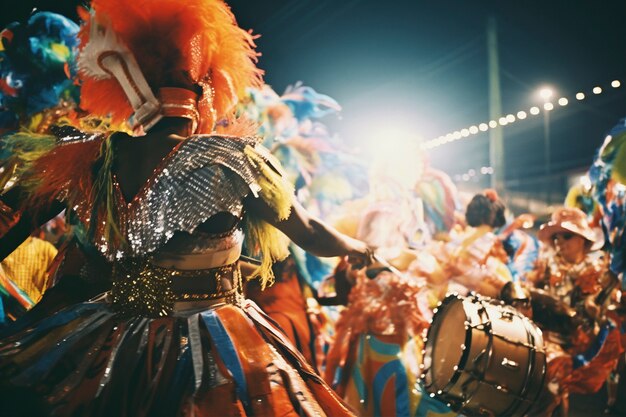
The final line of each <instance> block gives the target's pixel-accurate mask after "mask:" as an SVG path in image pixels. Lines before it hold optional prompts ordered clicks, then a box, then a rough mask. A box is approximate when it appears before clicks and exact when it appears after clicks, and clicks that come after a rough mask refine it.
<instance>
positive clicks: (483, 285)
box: [415, 190, 513, 299]
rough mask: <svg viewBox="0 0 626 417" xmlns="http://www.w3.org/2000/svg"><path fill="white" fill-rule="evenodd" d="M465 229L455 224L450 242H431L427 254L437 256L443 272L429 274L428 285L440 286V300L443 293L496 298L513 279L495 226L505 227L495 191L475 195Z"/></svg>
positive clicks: (467, 212) (501, 208) (504, 220)
mask: <svg viewBox="0 0 626 417" xmlns="http://www.w3.org/2000/svg"><path fill="white" fill-rule="evenodd" d="M465 219H466V221H467V226H468V227H465V228H460V226H459V227H457V228H456V229H453V230H452V231H451V233H450V241H449V242H434V243H433V245H432V246H431V248H430V253H431V254H432V255H433V256H434V257H435V258H436V259H437V261H438V264H439V265H440V268H437V269H436V270H437V271H440V269H441V270H443V271H442V272H443V273H429V271H427V270H425V269H424V268H419V264H417V265H415V267H417V268H418V269H419V270H421V271H422V272H423V273H424V275H425V276H427V277H428V280H429V284H430V285H432V286H434V287H436V288H440V289H439V293H440V297H441V299H442V298H443V296H444V295H445V293H446V292H453V291H456V292H458V293H460V294H466V293H468V292H470V291H475V292H477V293H479V294H481V295H484V296H488V297H493V298H495V297H497V296H498V295H499V294H500V291H501V289H502V287H503V286H504V285H505V284H506V283H507V282H510V281H512V279H513V278H512V276H511V273H510V271H509V269H508V268H507V266H506V264H507V262H508V256H507V253H506V252H505V250H504V247H503V245H502V242H501V240H500V239H499V238H498V236H497V235H496V234H495V229H497V228H499V227H502V226H504V224H505V223H506V219H505V206H504V203H503V202H502V200H500V199H499V197H498V195H497V193H496V192H495V191H494V190H487V191H485V193H481V194H476V195H475V196H474V197H473V198H472V200H471V201H470V203H469V204H468V205H467V209H466V213H465Z"/></svg>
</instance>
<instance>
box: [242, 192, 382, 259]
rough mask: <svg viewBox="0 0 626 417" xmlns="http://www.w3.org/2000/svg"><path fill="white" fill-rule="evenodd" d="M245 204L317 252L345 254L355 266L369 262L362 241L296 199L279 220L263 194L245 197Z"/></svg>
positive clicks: (303, 245) (305, 246)
mask: <svg viewBox="0 0 626 417" xmlns="http://www.w3.org/2000/svg"><path fill="white" fill-rule="evenodd" d="M246 208H247V209H248V210H251V211H253V212H254V213H255V214H256V215H258V216H259V217H261V218H263V219H264V220H265V221H267V222H268V223H270V224H272V225H273V226H275V227H276V228H278V229H279V230H280V231H281V232H283V233H284V234H285V235H287V237H289V239H291V240H292V241H293V242H294V243H295V244H296V245H298V246H300V247H301V248H302V249H304V250H306V251H307V252H310V253H312V254H314V255H316V256H348V261H349V262H350V263H351V264H352V265H353V266H354V267H356V268H361V267H363V266H366V265H369V264H370V263H371V262H372V259H371V258H372V251H371V250H370V249H369V248H368V247H367V245H366V244H365V243H364V242H362V241H360V240H357V239H353V238H351V237H349V236H346V235H344V234H342V233H340V232H339V231H337V230H336V229H334V228H333V227H332V226H330V225H328V224H326V223H324V222H323V221H322V220H320V219H318V218H316V217H314V216H312V215H311V214H310V213H309V212H308V211H306V209H304V207H302V206H301V205H300V204H299V203H298V202H297V201H295V199H294V200H293V202H292V207H291V213H290V215H289V217H288V218H287V219H285V220H282V221H279V220H276V214H275V213H274V211H273V210H272V208H270V207H269V206H268V205H267V203H265V202H264V201H263V199H262V198H254V197H252V196H250V197H248V198H247V199H246Z"/></svg>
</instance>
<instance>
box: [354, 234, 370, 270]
mask: <svg viewBox="0 0 626 417" xmlns="http://www.w3.org/2000/svg"><path fill="white" fill-rule="evenodd" d="M373 262H374V251H373V250H372V249H370V248H369V247H368V246H367V245H366V244H365V243H364V242H361V241H359V240H354V242H353V248H352V250H351V251H350V252H349V253H348V263H349V264H350V266H351V268H352V269H363V268H365V267H366V266H368V265H371V264H372V263H373Z"/></svg>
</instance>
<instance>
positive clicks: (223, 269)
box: [111, 257, 243, 318]
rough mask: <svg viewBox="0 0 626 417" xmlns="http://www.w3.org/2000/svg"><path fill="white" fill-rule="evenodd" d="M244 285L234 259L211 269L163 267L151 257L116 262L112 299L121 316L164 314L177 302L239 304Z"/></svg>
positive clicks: (155, 315) (167, 313) (169, 311)
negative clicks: (208, 301) (232, 261)
mask: <svg viewBox="0 0 626 417" xmlns="http://www.w3.org/2000/svg"><path fill="white" fill-rule="evenodd" d="M242 293H243V287H242V280H241V271H240V270H239V265H238V263H237V262H235V263H233V264H230V265H224V266H220V267H216V268H210V269H194V270H180V269H173V268H163V267H160V266H156V265H154V264H153V263H152V258H151V257H144V258H132V259H125V260H124V261H118V262H115V264H114V267H113V280H112V288H111V299H112V305H113V309H114V310H115V311H117V312H118V313H120V314H122V315H124V316H141V317H155V318H156V317H166V316H169V315H171V314H172V313H173V311H174V303H175V302H176V301H200V300H218V299H219V300H222V301H223V302H225V303H228V304H239V303H240V301H241V299H242Z"/></svg>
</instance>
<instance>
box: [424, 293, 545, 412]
mask: <svg viewBox="0 0 626 417" xmlns="http://www.w3.org/2000/svg"><path fill="white" fill-rule="evenodd" d="M498 303H499V302H498ZM422 366H423V373H422V379H423V382H424V385H425V387H426V390H427V391H428V392H429V393H431V396H435V397H437V398H439V399H440V400H441V401H443V402H445V403H447V404H448V405H449V406H450V407H451V408H452V409H453V410H454V411H457V412H460V413H463V414H465V415H468V416H477V415H487V416H523V415H524V414H525V413H526V412H527V411H528V410H529V408H530V407H531V405H532V403H533V402H534V401H535V400H536V399H537V397H538V395H539V393H540V391H541V390H542V388H543V384H544V376H545V373H546V354H545V352H544V350H543V338H542V335H541V330H539V329H538V328H537V326H535V324H534V323H533V322H532V321H530V320H529V319H528V318H526V317H525V316H523V315H522V314H520V313H519V312H517V311H516V310H515V309H513V308H512V307H509V306H504V305H501V304H496V302H494V301H491V300H489V299H485V298H481V297H478V296H471V297H467V298H465V297H461V296H458V295H456V294H455V295H449V296H448V297H447V298H446V299H445V300H444V301H443V302H442V303H441V305H440V306H439V307H438V309H437V310H436V311H435V315H434V316H433V321H432V324H431V326H430V328H429V330H428V334H427V337H426V340H425V351H424V363H423V365H422Z"/></svg>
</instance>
